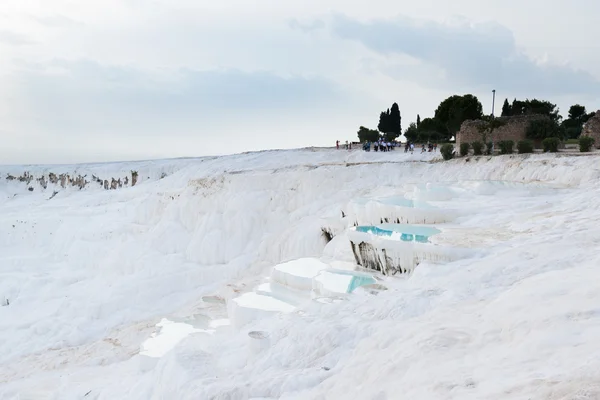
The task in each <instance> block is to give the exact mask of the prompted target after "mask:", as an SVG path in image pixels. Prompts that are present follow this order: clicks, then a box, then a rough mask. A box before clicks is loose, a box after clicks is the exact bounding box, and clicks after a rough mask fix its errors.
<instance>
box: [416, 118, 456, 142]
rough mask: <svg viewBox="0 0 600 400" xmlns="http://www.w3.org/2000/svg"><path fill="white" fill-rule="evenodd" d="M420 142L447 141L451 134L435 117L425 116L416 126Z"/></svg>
mask: <svg viewBox="0 0 600 400" xmlns="http://www.w3.org/2000/svg"><path fill="white" fill-rule="evenodd" d="M417 132H418V140H419V141H420V142H427V141H432V142H447V141H448V140H450V138H451V137H452V135H451V134H450V132H448V129H447V128H446V126H445V125H444V124H443V123H442V122H441V121H439V120H437V119H435V118H425V119H424V120H423V121H421V123H420V124H419V127H418V128H417Z"/></svg>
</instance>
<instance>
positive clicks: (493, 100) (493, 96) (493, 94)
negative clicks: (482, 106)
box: [492, 89, 496, 118]
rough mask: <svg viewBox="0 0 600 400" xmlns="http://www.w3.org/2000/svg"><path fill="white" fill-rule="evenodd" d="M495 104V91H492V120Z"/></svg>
mask: <svg viewBox="0 0 600 400" xmlns="http://www.w3.org/2000/svg"><path fill="white" fill-rule="evenodd" d="M495 102H496V89H494V90H492V118H494V103H495Z"/></svg>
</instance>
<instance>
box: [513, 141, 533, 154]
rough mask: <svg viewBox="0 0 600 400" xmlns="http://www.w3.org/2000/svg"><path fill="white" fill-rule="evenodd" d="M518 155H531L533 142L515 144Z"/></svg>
mask: <svg viewBox="0 0 600 400" xmlns="http://www.w3.org/2000/svg"><path fill="white" fill-rule="evenodd" d="M517 151H518V152H519V154H526V153H533V142H532V141H531V140H520V141H519V143H517Z"/></svg>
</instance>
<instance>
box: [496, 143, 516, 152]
mask: <svg viewBox="0 0 600 400" xmlns="http://www.w3.org/2000/svg"><path fill="white" fill-rule="evenodd" d="M498 146H499V147H500V154H512V153H513V147H514V146H515V142H513V141H512V140H501V141H499V142H498Z"/></svg>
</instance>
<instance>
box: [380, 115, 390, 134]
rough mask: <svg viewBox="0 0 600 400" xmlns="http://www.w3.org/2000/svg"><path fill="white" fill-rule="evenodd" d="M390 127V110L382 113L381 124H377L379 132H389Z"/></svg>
mask: <svg viewBox="0 0 600 400" xmlns="http://www.w3.org/2000/svg"><path fill="white" fill-rule="evenodd" d="M389 127H390V110H387V111H382V112H381V114H379V124H377V129H379V132H382V133H384V132H387V130H388V129H389Z"/></svg>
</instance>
